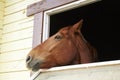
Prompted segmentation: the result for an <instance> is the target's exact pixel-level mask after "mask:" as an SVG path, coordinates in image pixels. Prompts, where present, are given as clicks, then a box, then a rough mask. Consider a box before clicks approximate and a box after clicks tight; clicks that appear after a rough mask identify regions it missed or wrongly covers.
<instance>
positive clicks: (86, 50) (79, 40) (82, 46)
mask: <svg viewBox="0 0 120 80" xmlns="http://www.w3.org/2000/svg"><path fill="white" fill-rule="evenodd" d="M75 43H76V47H77V50H78V52H79V55H80V60H81V63H88V62H92V56H91V48H90V45H89V43H88V42H87V41H86V40H85V38H84V37H83V36H82V34H80V35H79V36H76V39H75Z"/></svg>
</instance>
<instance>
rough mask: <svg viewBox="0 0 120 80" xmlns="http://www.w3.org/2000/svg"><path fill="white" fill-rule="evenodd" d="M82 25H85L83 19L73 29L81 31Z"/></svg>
mask: <svg viewBox="0 0 120 80" xmlns="http://www.w3.org/2000/svg"><path fill="white" fill-rule="evenodd" d="M82 24H83V19H81V20H80V21H79V22H77V23H76V24H74V25H73V29H74V31H75V32H78V31H80V29H81V28H82Z"/></svg>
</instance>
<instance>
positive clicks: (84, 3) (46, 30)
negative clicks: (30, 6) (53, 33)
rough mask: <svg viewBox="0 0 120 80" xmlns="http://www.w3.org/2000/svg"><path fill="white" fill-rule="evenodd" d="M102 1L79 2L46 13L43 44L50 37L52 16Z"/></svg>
mask: <svg viewBox="0 0 120 80" xmlns="http://www.w3.org/2000/svg"><path fill="white" fill-rule="evenodd" d="M98 1H101V0H78V1H76V2H73V3H70V4H66V5H63V6H60V7H57V8H54V9H51V10H48V11H45V12H44V23H43V37H42V42H43V41H45V40H46V39H48V37H49V32H50V28H49V27H50V16H51V15H54V14H57V13H61V12H64V11H67V10H70V9H74V8H77V7H81V6H85V5H88V4H91V3H95V2H98Z"/></svg>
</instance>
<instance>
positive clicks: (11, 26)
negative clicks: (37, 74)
mask: <svg viewBox="0 0 120 80" xmlns="http://www.w3.org/2000/svg"><path fill="white" fill-rule="evenodd" d="M37 1H40V0H0V53H1V54H0V80H28V79H29V76H30V74H29V71H28V70H27V68H26V64H25V58H26V56H27V54H28V53H29V51H30V50H31V48H32V35H33V20H34V17H33V16H31V17H27V16H26V8H27V5H29V4H32V3H34V2H37ZM3 3H4V4H5V5H4V4H3ZM1 23H2V24H1Z"/></svg>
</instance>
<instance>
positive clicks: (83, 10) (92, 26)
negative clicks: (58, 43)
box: [0, 0, 120, 80]
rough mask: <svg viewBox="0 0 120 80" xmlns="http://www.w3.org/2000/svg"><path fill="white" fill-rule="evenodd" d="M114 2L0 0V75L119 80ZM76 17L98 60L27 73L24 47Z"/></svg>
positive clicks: (19, 79) (21, 79) (2, 79)
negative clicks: (95, 50)
mask: <svg viewBox="0 0 120 80" xmlns="http://www.w3.org/2000/svg"><path fill="white" fill-rule="evenodd" d="M119 5H120V3H119V2H111V1H110V2H109V3H108V2H103V1H102V0H0V80H80V79H81V80H120V54H119V53H120V47H119V45H120V42H119V41H120V40H119V34H120V31H119V29H118V28H119V27H117V26H119V25H120V24H118V23H119V21H118V20H117V19H119V16H120V15H119V14H120V13H119V9H116V8H119V7H118V6H119ZM80 19H84V24H83V29H82V32H83V34H84V36H85V38H86V39H87V40H88V42H90V43H91V44H92V45H93V46H94V47H96V48H97V50H98V56H99V61H98V62H96V63H89V64H81V65H71V66H63V67H57V68H52V69H49V70H42V71H38V72H35V73H34V74H33V75H32V76H31V77H30V71H29V70H28V69H27V68H26V65H25V59H26V55H27V54H28V52H29V51H30V50H31V49H32V48H34V47H35V46H37V45H38V44H40V43H41V42H43V41H44V40H46V39H47V38H48V37H49V36H51V35H53V34H54V33H56V32H57V31H58V30H59V29H60V28H62V27H64V26H66V25H69V24H70V25H71V24H74V23H75V22H77V21H78V20H80Z"/></svg>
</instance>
